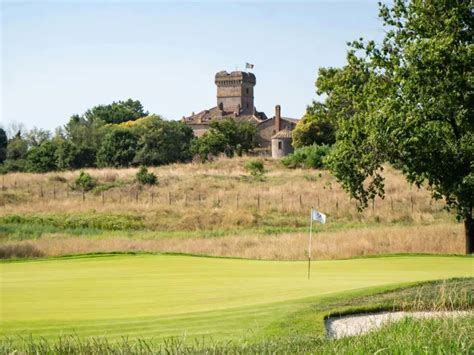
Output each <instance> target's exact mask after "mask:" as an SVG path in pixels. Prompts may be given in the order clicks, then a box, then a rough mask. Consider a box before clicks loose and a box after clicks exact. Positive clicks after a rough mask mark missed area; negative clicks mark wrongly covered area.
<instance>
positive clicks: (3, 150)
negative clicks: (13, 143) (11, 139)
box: [0, 128, 8, 164]
mask: <svg viewBox="0 0 474 355" xmlns="http://www.w3.org/2000/svg"><path fill="white" fill-rule="evenodd" d="M7 145H8V138H7V133H6V132H5V130H4V129H3V128H0V164H1V163H3V161H4V160H5V159H6V158H7Z"/></svg>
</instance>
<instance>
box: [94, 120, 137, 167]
mask: <svg viewBox="0 0 474 355" xmlns="http://www.w3.org/2000/svg"><path fill="white" fill-rule="evenodd" d="M136 148H137V137H136V136H135V135H134V134H133V133H132V132H131V131H130V130H129V129H126V128H112V129H110V130H109V131H108V132H107V133H106V134H105V136H104V140H103V142H102V145H101V146H100V149H99V151H98V152H97V166H99V167H108V166H111V167H116V168H119V167H128V166H130V165H131V164H132V162H133V158H134V157H135V150H136Z"/></svg>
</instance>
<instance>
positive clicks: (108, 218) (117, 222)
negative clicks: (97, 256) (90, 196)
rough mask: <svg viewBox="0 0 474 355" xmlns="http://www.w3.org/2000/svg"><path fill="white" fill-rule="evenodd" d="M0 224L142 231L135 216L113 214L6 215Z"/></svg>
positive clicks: (139, 220)
mask: <svg viewBox="0 0 474 355" xmlns="http://www.w3.org/2000/svg"><path fill="white" fill-rule="evenodd" d="M0 223H3V224H17V225H28V224H30V225H39V226H51V227H57V228H61V229H76V228H93V229H103V230H124V229H125V230H127V229H129V230H138V229H144V224H143V220H142V218H141V217H140V216H137V215H113V214H100V213H94V214H89V213H87V214H80V213H78V214H50V215H16V214H15V215H7V216H1V217H0Z"/></svg>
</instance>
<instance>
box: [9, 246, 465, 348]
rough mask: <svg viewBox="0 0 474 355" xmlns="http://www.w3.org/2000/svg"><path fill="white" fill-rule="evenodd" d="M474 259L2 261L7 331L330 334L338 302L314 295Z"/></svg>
mask: <svg viewBox="0 0 474 355" xmlns="http://www.w3.org/2000/svg"><path fill="white" fill-rule="evenodd" d="M472 265H473V264H472V258H470V257H434V256H404V257H385V258H382V257H381V258H366V259H352V260H339V261H318V262H315V263H313V267H312V277H311V279H310V280H308V279H307V276H306V270H307V269H306V267H307V264H306V263H304V262H277V261H255V260H238V259H222V258H200V257H186V256H166V255H161V256H160V255H158V256H157V255H115V256H89V257H76V258H59V259H44V260H37V261H16V262H3V263H1V264H0V266H1V272H2V289H1V298H2V311H1V318H2V322H1V326H0V334H1V335H9V336H11V335H25V334H26V335H27V334H30V333H32V334H33V335H34V336H43V337H46V338H48V339H53V338H56V337H57V335H58V334H73V333H74V334H77V335H79V336H107V337H108V338H110V339H117V338H120V337H122V336H130V337H141V338H150V337H155V338H156V337H158V338H162V337H168V336H182V335H184V334H186V336H187V337H188V338H190V339H192V338H195V337H200V336H203V335H210V336H212V337H213V338H214V339H216V340H226V339H241V338H245V337H247V338H248V337H251V338H259V339H260V338H262V339H263V338H267V337H269V336H272V335H278V334H280V333H281V334H285V333H288V332H290V333H291V332H294V333H299V332H303V333H305V334H306V333H307V334H322V333H324V329H323V328H322V317H323V313H324V314H327V312H328V311H329V310H330V308H324V307H323V308H316V309H315V310H312V311H311V312H308V310H309V308H311V307H313V306H315V305H319V306H321V305H324V304H326V305H327V304H328V303H331V302H334V301H336V300H337V299H342V298H344V299H349V298H353V297H355V296H358V295H363V294H364V293H367V292H369V290H370V292H372V293H373V292H374V291H377V290H378V291H381V290H385V289H390V288H393V287H394V286H395V285H397V284H401V283H411V282H419V281H426V280H433V279H444V278H450V277H472V276H473V274H472V272H473V270H472ZM468 285H470V286H469V287H470V288H471V290H472V283H471V284H469V283H468ZM463 292H464V293H465V291H463ZM461 294H463V293H462V292H461V293H460V294H459V295H461ZM459 295H458V296H459ZM456 297H457V296H456ZM456 297H454V298H453V300H455V299H456ZM399 301H401V299H400V300H399ZM470 302H471V301H469V300H467V301H466V302H465V304H464V305H463V307H471V306H472V305H470ZM349 304H350V303H349ZM349 304H347V305H349ZM353 304H354V303H353ZM319 306H317V307H319ZM399 306H401V304H400V303H399ZM308 307H309V308H308ZM318 309H319V311H318ZM321 312H322V313H321ZM282 327H283V328H284V329H286V330H284V329H283V328H282ZM282 329H283V330H282Z"/></svg>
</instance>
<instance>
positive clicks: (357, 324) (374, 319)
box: [325, 311, 472, 338]
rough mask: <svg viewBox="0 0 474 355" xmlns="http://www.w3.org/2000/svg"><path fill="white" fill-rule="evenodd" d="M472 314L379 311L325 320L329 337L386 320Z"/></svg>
mask: <svg viewBox="0 0 474 355" xmlns="http://www.w3.org/2000/svg"><path fill="white" fill-rule="evenodd" d="M469 314H472V312H468V311H452V312H380V313H363V314H351V315H347V316H342V317H329V318H328V319H326V320H325V326H326V331H327V334H328V337H329V338H342V337H346V336H352V335H361V334H365V333H368V332H370V331H372V330H375V329H378V328H380V327H381V326H382V325H385V324H386V323H387V322H394V321H398V320H400V319H403V318H405V317H412V318H416V319H426V318H443V317H462V316H467V315H469Z"/></svg>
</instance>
